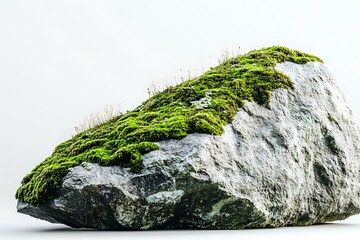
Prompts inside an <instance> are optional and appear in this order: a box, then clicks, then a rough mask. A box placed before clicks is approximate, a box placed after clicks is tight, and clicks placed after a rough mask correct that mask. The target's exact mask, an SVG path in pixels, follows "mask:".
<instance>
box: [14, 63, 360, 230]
mask: <svg viewBox="0 0 360 240" xmlns="http://www.w3.org/2000/svg"><path fill="white" fill-rule="evenodd" d="M276 69H277V70H279V71H282V72H284V73H285V74H286V75H288V76H289V77H290V78H291V80H292V81H293V82H294V88H293V89H289V90H284V89H278V90H275V91H274V92H273V93H272V95H271V99H270V103H269V104H268V105H267V106H266V107H264V106H260V105H258V104H256V103H254V102H247V103H246V104H245V105H244V107H243V108H242V109H241V110H240V111H239V112H238V113H237V114H236V116H235V118H234V121H233V122H232V123H231V124H229V125H227V126H226V127H225V132H224V134H223V135H221V136H211V135H207V134H190V135H188V136H187V137H185V138H184V139H182V140H164V141H161V142H158V143H157V144H158V145H159V147H160V149H159V150H156V151H152V152H150V153H148V154H145V155H143V156H142V159H143V164H144V169H143V171H142V173H141V174H134V173H132V172H130V171H129V170H128V169H124V168H122V167H119V166H111V167H103V166H99V165H97V164H90V163H84V164H82V165H81V166H77V167H75V168H73V169H72V170H71V171H70V172H69V173H68V174H67V175H66V177H65V178H64V180H63V184H62V187H61V188H60V190H59V193H58V197H57V198H56V199H54V200H53V201H50V202H48V203H46V204H43V205H41V206H40V207H35V206H32V205H30V204H27V203H23V202H19V203H18V211H19V212H21V213H25V214H29V215H31V216H34V217H37V218H40V219H44V220H47V221H50V222H57V223H63V224H67V225H69V226H72V227H87V228H96V229H171V228H205V229H240V228H260V227H280V226H285V225H311V224H314V223H321V222H327V221H335V220H341V219H345V218H347V217H349V216H351V215H354V214H358V213H360V149H359V148H360V131H359V128H358V126H357V125H356V123H355V122H354V119H353V116H352V113H351V111H350V109H349V108H348V107H347V104H346V101H345V100H344V97H343V94H342V93H341V91H340V90H339V88H338V87H337V86H336V83H335V81H334V79H333V77H332V76H331V75H330V73H329V71H328V70H327V68H326V67H325V66H324V65H323V64H321V63H318V62H309V63H307V64H304V65H298V64H294V63H290V62H284V63H281V64H277V66H276Z"/></svg>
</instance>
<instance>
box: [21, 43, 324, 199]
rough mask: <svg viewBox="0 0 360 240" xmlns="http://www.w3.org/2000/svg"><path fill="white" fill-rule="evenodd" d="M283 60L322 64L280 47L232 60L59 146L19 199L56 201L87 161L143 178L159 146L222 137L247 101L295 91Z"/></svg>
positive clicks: (262, 101)
mask: <svg viewBox="0 0 360 240" xmlns="http://www.w3.org/2000/svg"><path fill="white" fill-rule="evenodd" d="M284 61H291V62H294V63H298V64H304V63H307V62H311V61H319V62H322V61H321V60H320V59H319V58H317V57H315V56H311V55H308V54H305V53H301V52H298V51H294V50H290V49H288V48H285V47H279V46H276V47H270V48H263V49H261V50H254V51H251V52H249V53H247V54H245V55H240V56H237V57H235V58H231V59H229V60H227V61H225V62H224V63H222V64H220V65H219V66H217V67H214V68H211V69H210V70H209V71H207V72H205V73H204V74H203V75H201V76H200V77H197V78H194V79H191V80H188V81H185V82H183V83H181V84H179V85H177V86H174V87H169V88H167V89H166V90H164V91H163V92H161V93H158V94H156V95H155V96H153V97H151V98H150V99H148V100H147V101H145V102H144V103H143V104H142V105H141V106H139V107H138V108H136V109H135V110H133V111H131V112H128V113H126V114H124V115H121V116H118V117H115V118H113V119H111V120H110V121H108V122H106V123H104V124H101V125H99V126H96V127H94V128H91V129H89V130H87V131H85V132H82V133H79V134H78V135H76V136H74V137H73V138H72V139H70V140H68V141H66V142H64V143H62V144H60V145H59V146H57V147H56V148H55V150H54V152H53V154H52V155H51V156H50V157H48V158H47V159H45V161H43V162H42V163H40V164H39V165H38V166H37V167H35V169H34V170H32V172H31V173H29V174H28V175H26V176H25V177H24V179H23V180H22V185H21V187H20V188H19V189H18V190H17V192H16V198H17V199H19V200H21V201H24V202H28V203H31V204H33V205H39V204H41V203H44V202H46V201H48V200H50V199H52V198H54V197H55V195H56V191H57V189H58V188H59V187H60V186H61V183H62V178H63V177H64V176H65V175H66V173H67V172H68V170H69V169H70V168H72V167H75V166H78V165H80V164H81V163H83V162H91V163H99V164H100V165H103V166H110V165H120V166H123V167H128V168H130V170H131V171H132V172H134V173H139V172H141V169H142V161H141V155H142V154H144V153H148V152H150V151H153V150H156V149H158V146H157V145H156V144H155V143H154V142H157V141H160V140H164V139H170V138H172V139H181V138H184V137H185V136H186V135H188V134H190V133H195V132H198V133H206V134H213V135H219V134H222V133H223V126H224V125H226V124H228V123H230V122H231V121H232V120H233V117H234V115H235V114H236V112H237V111H239V109H240V107H242V106H243V104H244V100H248V101H255V102H257V103H258V104H261V105H266V104H268V103H269V99H270V94H271V92H272V91H273V90H275V89H277V88H285V89H287V88H291V87H292V86H293V85H292V82H291V81H290V79H289V78H288V77H287V76H286V75H284V74H283V73H281V72H278V71H276V70H275V69H274V67H275V65H276V64H277V63H279V62H284Z"/></svg>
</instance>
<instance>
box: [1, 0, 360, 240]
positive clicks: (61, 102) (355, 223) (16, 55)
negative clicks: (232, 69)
mask: <svg viewBox="0 0 360 240" xmlns="http://www.w3.org/2000/svg"><path fill="white" fill-rule="evenodd" d="M359 10H360V1H356V0H354V1H350V0H348V1H347V0H342V1H329V0H328V1H325V0H324V1H320V0H302V1H300V0H299V1H290V0H287V1H285V0H284V1H269V0H263V1H254V0H252V1H240V0H238V1H235V0H233V1H231V0H218V1H212V0H207V1H206V0H203V1H200V0H181V1H180V0H168V1H159V0H152V1H151V0H143V1H139V0H128V1H107V0H106V1H105V0H103V1H100V0H99V1H91V0H86V1H85V0H84V1H75V0H70V1H68V0H61V1H50V0H44V1H29V0H26V1H17V0H0V164H1V166H0V178H1V179H0V189H1V193H0V199H1V202H0V213H1V215H0V218H1V222H0V239H9V238H22V239H30V238H34V239H41V238H46V239H47V238H48V237H52V238H56V237H58V238H61V239H62V238H64V237H68V238H70V237H71V238H74V237H76V238H80V239H81V238H91V237H95V238H99V237H104V238H124V237H125V238H126V237H129V238H130V237H131V238H135V239H139V238H149V237H154V238H155V237H156V238H160V239H165V238H169V237H171V238H182V239H183V238H193V239H195V238H196V239H198V238H202V237H204V238H209V239H211V238H213V239H219V238H223V237H224V238H234V239H235V238H236V239H240V238H241V237H246V238H250V239H251V238H254V239H259V238H266V239H289V238H290V239H295V238H299V239H304V238H305V237H309V238H315V237H316V238H317V239H327V240H329V239H339V238H340V237H341V238H344V236H345V235H346V237H347V238H349V239H356V234H357V235H359V234H360V217H359V216H355V217H352V218H350V219H348V220H346V221H343V222H341V223H336V224H327V225H320V226H313V227H307V228H289V227H288V228H280V229H271V230H269V229H262V230H245V231H171V232H169V231H167V232H166V231H165V232H164V231H161V232H94V231H70V230H68V229H67V228H64V227H63V226H61V225H60V226H56V225H52V224H48V223H46V222H42V221H39V220H36V219H33V218H31V217H28V216H25V215H21V214H18V213H16V201H15V199H14V194H15V191H16V189H17V187H19V184H20V181H21V179H22V177H23V176H24V175H25V174H27V173H28V172H30V171H31V169H32V168H33V167H35V166H36V165H37V164H38V163H40V162H41V161H42V160H44V158H45V157H47V156H49V155H50V154H51V152H52V150H53V149H54V147H55V146H56V145H57V144H59V143H61V142H63V141H64V140H66V139H68V138H69V137H71V135H72V134H73V133H74V127H75V126H76V125H78V123H79V122H81V121H82V120H83V119H84V118H85V117H86V116H88V115H89V114H91V113H94V112H98V111H101V110H102V109H103V108H104V107H105V106H108V105H113V106H115V107H117V106H119V105H120V107H121V109H122V110H123V111H125V110H127V109H129V110H130V109H133V108H134V107H136V106H137V105H139V104H140V103H141V102H142V101H144V100H145V99H146V98H147V97H148V95H147V87H148V86H149V85H150V83H151V82H153V81H163V80H167V81H172V80H173V79H174V78H177V79H180V78H181V77H186V76H187V75H188V72H189V71H190V72H191V74H193V75H196V74H200V73H201V72H202V71H204V70H207V69H208V68H209V67H210V66H215V65H216V64H217V63H218V59H219V58H221V53H222V52H223V51H224V50H226V49H234V50H235V51H237V50H238V49H239V48H240V52H241V53H246V52H247V51H249V50H252V49H258V48H262V47H267V46H273V45H284V46H287V47H290V48H294V49H298V50H300V51H304V52H308V53H311V54H314V55H317V56H319V57H320V58H322V59H323V60H324V61H325V63H326V65H327V66H328V68H329V69H330V71H331V72H332V73H333V75H334V76H335V77H336V78H337V79H338V84H339V85H340V87H341V89H342V90H343V91H344V93H345V95H346V97H347V100H348V102H349V105H350V106H351V108H352V109H353V111H354V115H355V117H356V119H360V104H359V99H360V97H359V95H360V93H359V90H360V81H359V80H360V48H359V43H360V28H359V27H358V24H359V23H360V14H359Z"/></svg>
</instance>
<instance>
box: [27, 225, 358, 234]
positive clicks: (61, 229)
mask: <svg viewBox="0 0 360 240" xmlns="http://www.w3.org/2000/svg"><path fill="white" fill-rule="evenodd" d="M349 227H360V224H354V223H317V224H314V225H311V226H285V227H281V228H249V229H238V230H227V229H224V230H209V229H172V230H164V229H156V230H145V231H144V230H97V229H91V228H71V227H67V226H59V227H54V228H52V227H51V228H34V229H24V230H23V232H29V233H31V232H32V233H57V232H59V233H60V232H62V233H66V232H68V233H74V232H98V233H100V232H127V233H131V232H134V233H136V232H137V233H139V232H157V233H159V232H202V231H211V232H224V231H231V232H232V231H246V232H249V231H271V230H277V229H286V228H301V229H302V228H304V229H306V228H349Z"/></svg>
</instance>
